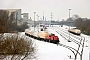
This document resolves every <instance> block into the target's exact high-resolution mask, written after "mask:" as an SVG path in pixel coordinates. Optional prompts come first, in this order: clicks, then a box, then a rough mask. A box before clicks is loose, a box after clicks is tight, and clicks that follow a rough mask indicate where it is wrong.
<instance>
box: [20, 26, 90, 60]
mask: <svg viewBox="0 0 90 60" xmlns="http://www.w3.org/2000/svg"><path fill="white" fill-rule="evenodd" d="M57 27H58V28H59V26H57ZM51 28H52V29H51ZM62 29H68V26H63V27H62ZM48 31H49V32H52V33H55V34H56V35H57V36H59V40H60V43H62V44H64V45H67V46H70V47H73V48H75V49H77V48H78V45H77V44H75V43H74V42H67V40H65V39H64V38H63V37H62V36H60V35H59V34H58V33H57V32H56V31H55V29H53V27H48ZM24 34H25V33H24V32H22V33H20V35H21V36H23V35H24ZM82 35H83V34H82ZM83 36H84V37H85V39H86V40H87V41H88V40H89V37H88V36H86V35H83ZM28 38H30V37H28ZM30 39H32V40H33V41H35V44H36V46H37V53H36V54H37V59H35V60H74V54H73V53H72V52H71V51H70V50H69V49H67V48H65V47H63V46H57V45H56V44H52V43H48V42H43V41H38V40H34V39H33V38H30ZM86 45H88V44H87V42H86V41H85V46H86ZM70 55H71V59H70V58H69V56H70ZM77 60H80V57H79V55H78V57H77ZM83 60H89V49H88V47H84V51H83Z"/></svg>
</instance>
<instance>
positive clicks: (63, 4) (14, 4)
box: [0, 0, 90, 20]
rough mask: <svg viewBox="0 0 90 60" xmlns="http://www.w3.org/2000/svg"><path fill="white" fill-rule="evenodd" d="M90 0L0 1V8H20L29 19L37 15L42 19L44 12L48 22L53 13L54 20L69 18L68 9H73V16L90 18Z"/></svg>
mask: <svg viewBox="0 0 90 60" xmlns="http://www.w3.org/2000/svg"><path fill="white" fill-rule="evenodd" d="M89 6H90V0H0V8H1V9H3V8H5V9H8V8H10V9H12V8H19V9H22V12H28V13H29V17H32V19H33V15H34V13H33V12H34V11H35V12H36V14H38V15H39V16H40V18H42V16H43V11H44V15H45V16H46V18H47V20H50V19H51V18H50V17H51V16H50V15H51V12H52V14H53V19H56V20H57V19H59V20H62V19H67V18H68V17H69V16H68V15H69V11H68V9H69V8H71V9H72V10H71V11H70V12H71V16H72V15H74V14H77V15H79V16H80V17H86V18H90V12H89V11H90V7H89Z"/></svg>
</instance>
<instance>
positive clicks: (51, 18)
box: [50, 13, 53, 26]
mask: <svg viewBox="0 0 90 60" xmlns="http://www.w3.org/2000/svg"><path fill="white" fill-rule="evenodd" d="M52 18H53V15H52V13H51V24H52ZM51 24H50V26H51Z"/></svg>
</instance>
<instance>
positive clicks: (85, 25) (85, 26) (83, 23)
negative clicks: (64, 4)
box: [75, 18, 90, 35]
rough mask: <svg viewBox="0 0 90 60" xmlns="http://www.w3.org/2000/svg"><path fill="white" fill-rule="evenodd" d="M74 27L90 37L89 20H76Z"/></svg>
mask: <svg viewBox="0 0 90 60" xmlns="http://www.w3.org/2000/svg"><path fill="white" fill-rule="evenodd" d="M75 26H76V27H77V28H79V29H80V30H81V31H82V33H84V34H87V35H90V19H87V18H78V19H76V20H75Z"/></svg>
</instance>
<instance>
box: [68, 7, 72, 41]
mask: <svg viewBox="0 0 90 60" xmlns="http://www.w3.org/2000/svg"><path fill="white" fill-rule="evenodd" d="M68 10H69V19H70V10H71V9H68ZM69 21H70V20H69ZM69 24H70V22H69ZM69 29H70V26H69ZM69 39H70V32H69ZM68 41H69V40H68Z"/></svg>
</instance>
